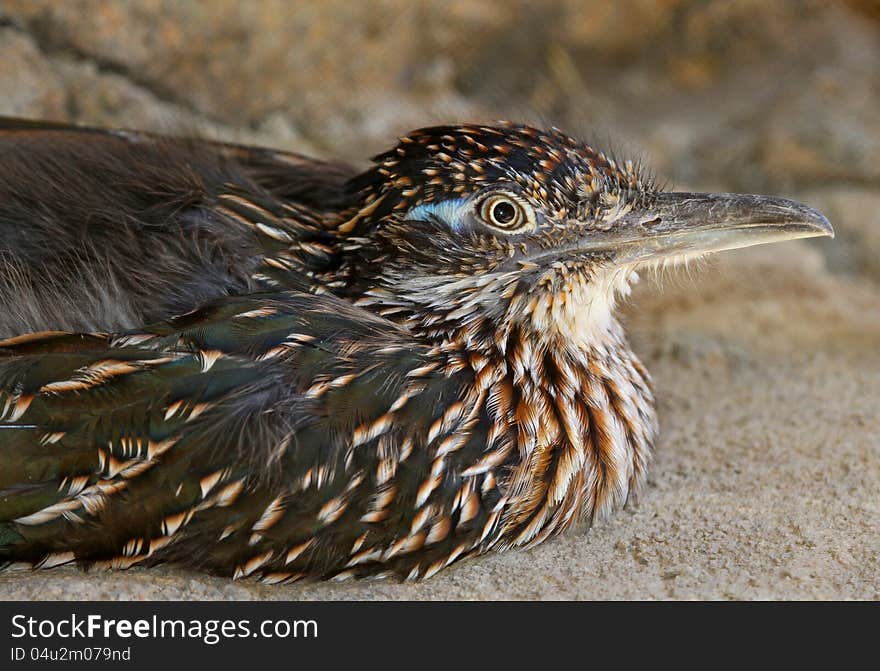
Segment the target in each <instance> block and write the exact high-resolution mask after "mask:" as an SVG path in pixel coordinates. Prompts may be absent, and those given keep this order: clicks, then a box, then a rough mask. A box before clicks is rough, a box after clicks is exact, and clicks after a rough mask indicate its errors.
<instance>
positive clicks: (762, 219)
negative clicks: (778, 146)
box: [594, 192, 834, 263]
mask: <svg viewBox="0 0 880 671" xmlns="http://www.w3.org/2000/svg"><path fill="white" fill-rule="evenodd" d="M612 231H613V232H612ZM609 234H610V235H611V236H612V237H614V238H616V239H615V240H613V241H611V240H606V243H608V247H610V248H613V249H614V250H615V251H616V252H617V253H616V254H615V257H616V258H615V261H617V262H619V263H630V262H636V261H640V260H648V259H651V258H659V257H665V256H678V255H685V256H686V255H690V254H695V255H696V254H704V253H708V252H720V251H724V250H728V249H738V248H740V247H750V246H752V245H761V244H764V243H768V242H781V241H783V240H795V239H797V238H813V237H818V236H830V237H832V238H833V237H834V229H832V228H831V223H830V222H829V221H828V219H827V218H825V216H824V215H823V214H822V213H821V212H819V211H818V210H815V209H813V208H812V207H808V206H807V205H804V204H802V203H798V202H796V201H793V200H788V199H786V198H776V197H774V196H753V195H743V194H735V193H676V192H670V193H660V194H656V195H652V196H650V197H649V198H647V199H646V201H645V202H644V203H643V204H640V205H638V206H636V207H635V208H634V209H633V210H632V211H630V212H629V213H627V214H626V215H624V216H623V217H621V218H620V219H619V220H618V221H617V222H616V223H615V224H613V225H612V226H611V228H610V230H609ZM594 242H598V241H596V240H594Z"/></svg>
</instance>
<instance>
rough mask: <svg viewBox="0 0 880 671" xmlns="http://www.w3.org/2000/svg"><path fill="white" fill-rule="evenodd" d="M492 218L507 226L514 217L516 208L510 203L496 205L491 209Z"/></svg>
mask: <svg viewBox="0 0 880 671" xmlns="http://www.w3.org/2000/svg"><path fill="white" fill-rule="evenodd" d="M492 217H493V218H494V219H495V221H496V222H498V223H499V224H509V223H510V222H511V221H513V219H514V217H516V208H515V207H514V206H513V205H512V204H511V203H507V202H502V203H497V204H495V206H494V207H493V208H492Z"/></svg>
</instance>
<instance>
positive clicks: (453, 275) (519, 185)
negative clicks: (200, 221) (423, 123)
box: [338, 125, 833, 342]
mask: <svg viewBox="0 0 880 671" xmlns="http://www.w3.org/2000/svg"><path fill="white" fill-rule="evenodd" d="M374 161H375V166H374V167H373V168H372V169H371V170H369V171H367V172H366V173H364V174H362V175H360V176H359V177H357V178H355V179H354V180H353V181H352V182H351V183H350V185H349V187H350V188H351V189H352V192H353V193H354V194H356V197H357V201H356V205H354V206H353V207H352V208H351V209H350V210H349V211H347V212H346V214H345V217H344V218H343V219H342V220H341V221H340V223H339V225H338V229H339V232H340V233H341V234H343V235H345V236H347V237H348V240H349V246H348V248H349V250H350V251H351V253H352V254H353V257H354V258H355V259H356V261H355V263H354V264H353V267H354V272H355V273H356V275H357V277H358V278H359V281H362V278H369V279H368V284H369V289H368V290H367V291H366V292H365V293H363V295H362V297H361V302H362V304H365V305H369V306H373V308H374V309H376V310H378V311H379V312H382V313H383V314H389V315H390V314H394V313H395V312H396V313H402V314H405V315H406V318H407V319H408V321H410V323H412V324H414V325H416V326H417V327H418V328H419V329H421V330H423V331H426V332H431V333H434V334H435V335H438V336H440V337H443V336H445V335H447V334H448V333H449V332H450V331H455V332H456V333H457V334H459V335H462V334H463V335H464V336H465V337H466V338H474V339H476V338H481V337H486V334H487V327H486V325H487V324H488V325H489V326H490V327H491V328H489V329H488V331H491V332H492V333H493V334H494V336H493V337H495V338H498V337H499V336H498V334H499V333H503V332H505V330H508V331H509V329H510V328H514V327H518V328H521V329H525V330H528V331H531V332H534V333H537V334H540V335H541V336H542V337H544V338H547V339H551V340H552V339H554V338H559V339H562V340H564V341H572V340H574V341H585V342H589V341H590V340H592V339H594V338H596V337H597V336H600V335H601V334H602V333H603V332H605V331H607V329H608V328H610V326H611V324H613V319H614V318H613V311H614V307H615V304H616V302H617V300H618V298H619V297H620V296H622V295H626V294H627V293H628V291H629V287H630V284H631V282H632V281H633V280H634V279H635V278H636V275H635V271H636V270H638V269H639V268H640V267H642V266H646V265H652V264H665V263H668V262H670V261H677V260H683V259H688V258H691V257H695V256H701V255H704V254H707V253H711V252H718V251H723V250H727V249H735V248H738V247H745V246H749V245H755V244H760V243H766V242H775V241H780V240H790V239H794V238H804V237H812V236H821V235H833V231H832V229H831V225H830V224H829V222H828V220H827V219H826V218H825V217H824V216H823V215H822V214H821V213H819V212H818V211H816V210H814V209H812V208H810V207H807V206H805V205H802V204H800V203H797V202H794V201H791V200H787V199H783V198H776V197H770V196H754V195H739V194H726V193H721V194H703V193H680V192H665V191H663V190H661V189H659V188H657V187H656V185H655V184H654V183H653V182H652V181H651V180H650V179H647V178H645V176H644V175H643V173H642V171H641V170H640V169H639V166H637V165H635V164H633V163H632V162H629V161H627V162H624V163H620V162H618V161H616V160H614V159H613V158H611V157H609V156H607V155H606V154H603V153H602V152H600V151H597V150H595V149H593V148H591V147H589V146H587V145H586V144H583V143H581V142H578V141H576V140H574V139H572V138H570V137H568V136H566V135H565V134H563V133H562V132H560V131H558V130H555V129H553V130H550V131H541V130H537V129H535V128H531V127H528V126H521V125H509V126H501V127H488V126H477V125H471V126H454V127H453V126H442V127H435V128H427V129H423V130H419V131H415V132H413V133H412V134H410V135H408V136H406V137H404V138H402V139H401V140H400V143H399V144H398V145H397V147H395V148H394V149H392V150H391V151H388V152H386V153H384V154H381V155H379V156H377V157H376V158H375V159H374ZM361 286H363V285H361Z"/></svg>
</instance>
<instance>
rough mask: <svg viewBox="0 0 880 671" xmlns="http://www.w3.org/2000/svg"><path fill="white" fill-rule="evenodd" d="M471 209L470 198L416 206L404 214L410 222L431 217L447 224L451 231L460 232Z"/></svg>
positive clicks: (426, 219)
mask: <svg viewBox="0 0 880 671" xmlns="http://www.w3.org/2000/svg"><path fill="white" fill-rule="evenodd" d="M470 209H471V202H470V198H456V199H454V200H444V201H440V202H439V203H423V204H422V205H416V206H415V207H414V208H412V209H410V211H409V212H407V213H406V219H409V220H410V221H428V220H429V219H430V218H431V217H434V218H437V219H440V220H441V221H445V222H446V223H447V224H449V227H450V228H451V229H452V230H453V231H456V232H458V231H461V230H462V228H464V219H465V215H467V213H468V212H469V211H470Z"/></svg>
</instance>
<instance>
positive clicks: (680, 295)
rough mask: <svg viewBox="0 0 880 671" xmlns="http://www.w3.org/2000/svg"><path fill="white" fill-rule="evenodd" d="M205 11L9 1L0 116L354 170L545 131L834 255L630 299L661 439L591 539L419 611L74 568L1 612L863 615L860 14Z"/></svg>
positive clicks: (872, 237) (878, 123) (410, 8)
mask: <svg viewBox="0 0 880 671" xmlns="http://www.w3.org/2000/svg"><path fill="white" fill-rule="evenodd" d="M208 4H209V5H210V7H211V10H210V11H208V10H206V9H205V7H206V6H208ZM208 4H205V3H181V2H171V1H170V0H138V1H136V2H131V3H96V2H90V1H89V0H72V1H71V2H65V3H55V2H51V1H49V0H45V1H43V0H27V1H24V0H22V1H19V0H7V1H6V2H4V3H3V5H2V7H0V114H14V115H19V116H29V117H42V118H53V119H69V120H74V121H78V122H82V123H90V124H99V125H114V126H127V127H135V128H147V129H159V130H171V131H173V130H179V129H183V130H187V131H189V130H191V129H193V128H196V129H198V130H199V131H200V132H203V133H207V134H209V135H217V136H221V137H225V138H232V139H236V140H241V141H248V142H257V143H264V144H270V145H273V146H278V147H284V148H290V149H294V150H299V151H304V152H308V153H317V154H327V155H336V156H343V157H346V158H349V159H353V160H359V161H363V160H364V159H365V158H366V157H367V156H368V155H369V154H370V153H371V152H373V151H376V150H379V149H381V148H383V147H385V146H386V145H387V144H388V143H389V142H390V141H392V140H393V138H394V136H395V134H397V133H401V132H404V131H406V130H408V129H410V128H411V127H415V126H419V125H425V124H428V123H432V122H435V121H439V120H450V119H455V120H476V119H480V120H482V119H494V118H502V117H503V118H525V119H534V118H539V119H540V118H543V119H551V120H552V121H553V122H554V123H556V124H558V125H560V126H563V127H565V128H566V129H569V130H571V131H572V132H574V133H581V134H582V135H585V136H586V137H587V138H595V139H597V140H598V141H599V142H600V143H601V144H603V145H606V144H607V143H608V142H607V140H608V139H610V140H612V142H611V144H612V145H614V147H615V149H616V151H617V152H618V153H621V154H623V153H627V152H629V151H630V150H634V151H635V152H636V153H643V154H644V155H645V156H646V157H647V159H648V162H649V163H650V164H651V165H653V166H654V167H655V168H656V170H657V172H658V174H659V175H660V176H661V177H662V178H669V179H671V180H672V181H673V183H674V184H675V185H676V186H677V187H680V188H694V189H705V190H709V189H714V190H729V191H756V192H767V193H782V194H785V195H788V196H792V197H797V198H800V199H802V200H804V201H805V202H807V203H809V204H811V205H814V206H816V207H819V208H821V209H822V210H823V211H825V212H826V213H827V214H828V216H829V217H830V219H831V220H832V223H833V224H834V226H835V229H836V230H837V233H838V236H837V239H835V240H833V241H831V240H822V241H816V242H813V241H811V242H809V243H804V242H795V243H787V244H784V245H774V246H771V247H767V248H755V249H751V250H744V251H741V252H736V253H730V254H726V255H723V256H720V257H718V258H717V259H713V260H711V261H709V262H708V263H706V264H701V265H699V266H692V267H691V268H689V269H687V270H678V271H675V272H669V273H668V274H664V275H663V276H661V277H657V278H655V277H651V276H646V277H645V278H644V279H643V282H642V283H641V284H640V285H639V288H638V289H637V291H636V292H635V295H634V296H633V299H632V301H631V302H630V305H629V306H628V307H627V308H626V309H625V311H624V313H625V314H624V316H625V319H626V321H627V323H628V324H629V333H630V336H631V339H632V340H633V342H634V345H635V348H636V350H637V351H638V352H639V353H640V355H641V356H642V358H643V359H644V361H645V363H646V365H647V366H648V368H649V370H650V371H651V372H652V374H653V376H654V379H655V382H656V386H657V395H658V406H659V407H658V410H659V414H660V419H661V427H662V436H661V439H660V441H659V444H658V446H657V451H656V456H655V460H654V464H653V467H652V469H651V474H650V478H649V481H648V483H647V486H646V487H645V489H644V491H643V492H642V494H641V496H640V499H639V501H638V502H637V503H636V504H634V505H631V506H630V507H629V508H628V509H627V510H625V511H622V512H619V513H617V514H616V515H614V516H613V517H611V518H610V519H608V520H604V521H601V522H598V523H597V524H596V525H595V526H594V527H593V528H592V529H591V530H590V531H589V532H586V531H585V530H580V531H578V532H573V533H569V534H567V535H565V536H563V537H561V538H558V539H556V540H553V541H550V542H547V543H545V544H544V545H542V546H540V547H538V548H535V549H533V550H530V551H524V552H515V553H509V554H504V555H493V556H487V557H484V558H480V559H476V560H471V561H467V562H464V563H462V564H460V565H457V566H455V567H453V568H451V569H449V570H447V571H445V572H442V573H441V574H439V575H438V576H437V577H435V578H434V579H432V580H430V581H427V582H425V583H419V584H413V585H400V584H396V583H390V582H363V583H340V584H302V585H290V586H274V587H268V586H262V585H258V584H255V583H253V582H249V581H237V582H231V581H229V580H226V579H217V578H212V577H209V576H204V575H200V574H195V573H190V572H185V571H181V570H179V569H176V568H173V567H166V568H160V569H153V570H139V569H132V570H129V571H124V572H105V573H81V572H79V571H77V570H75V569H67V568H65V569H56V570H52V571H49V572H42V573H31V572H24V571H14V572H6V573H2V574H0V598H5V599H75V598H80V599H83V598H96V599H187V600H190V599H192V600H200V599H226V598H234V599H533V598H544V599H560V598H684V599H689V598H710V599H716V598H719V599H723V598H784V599H798V598H808V599H809V598H823V599H878V598H880V556H878V555H880V495H878V492H880V261H878V259H880V214H878V213H880V78H878V77H877V75H876V73H877V71H878V70H880V11H878V10H877V6H876V4H875V3H873V2H871V1H869V0H853V1H851V2H846V3H843V2H841V3H825V2H818V1H815V2H814V1H810V0H805V1H794V0H791V1H780V2H773V3H755V2H750V1H748V0H736V1H734V2H717V3H713V2H709V3H706V2H697V1H696V0H677V1H675V2H669V3H655V2H642V1H640V0H626V1H625V2H612V1H611V0H609V1H607V2H602V1H596V2H568V1H566V0H551V1H548V2H546V3H540V4H538V5H528V4H527V3H523V4H522V5H519V4H514V3H505V2H501V1H500V0H498V1H497V2H487V3H484V2H468V1H465V0H453V1H452V2H449V1H448V0H445V1H442V2H441V1H440V0H437V1H433V0H424V1H423V2H419V3H409V2H404V0H385V1H384V2H379V3H351V2H341V1H340V2H330V3H298V4H297V5H296V6H292V5H291V4H290V3H286V2H281V1H279V2H264V3H244V4H243V3H238V2H218V3H208ZM535 6H538V7H540V11H538V10H536V9H534V7H535ZM530 7H532V8H531V9H530Z"/></svg>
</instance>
